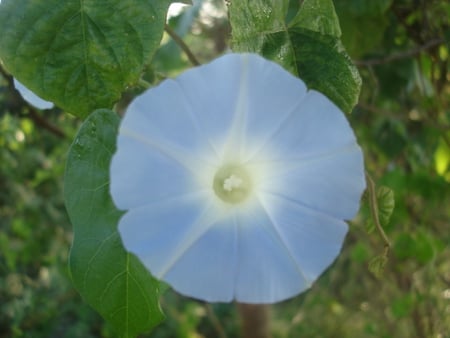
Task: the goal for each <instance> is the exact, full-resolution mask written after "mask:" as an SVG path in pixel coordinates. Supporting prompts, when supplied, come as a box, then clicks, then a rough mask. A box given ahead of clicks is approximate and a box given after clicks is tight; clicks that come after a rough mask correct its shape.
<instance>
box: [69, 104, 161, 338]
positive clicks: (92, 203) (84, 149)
mask: <svg viewBox="0 0 450 338" xmlns="http://www.w3.org/2000/svg"><path fill="white" fill-rule="evenodd" d="M118 124H119V118H118V116H117V115H116V114H115V113H114V112H112V111H110V110H106V109H102V110H97V111H96V112H94V113H93V114H92V115H90V116H89V118H88V119H87V120H86V121H85V122H84V124H83V126H82V127H81V129H80V131H79V132H78V135H77V136H76V138H75V141H74V143H73V144H72V146H71V148H70V151H69V155H68V159H67V167H66V174H65V192H64V197H65V202H66V208H67V211H68V213H69V216H70V220H71V222H72V224H73V229H74V239H73V244H72V249H71V252H70V262H69V267H70V273H71V276H72V280H73V283H74V284H75V287H76V288H77V289H78V291H79V292H80V294H81V295H82V296H83V298H84V299H85V300H86V301H87V302H88V303H89V304H90V305H91V306H93V307H94V308H95V309H96V310H97V311H98V312H99V313H100V314H101V315H102V316H103V317H104V318H105V319H106V320H107V321H109V322H110V323H111V324H112V325H113V326H114V327H115V329H116V330H117V332H118V333H120V336H121V337H135V336H136V335H137V334H139V333H141V332H144V331H148V330H150V329H151V328H152V327H154V326H155V325H156V324H158V323H159V322H160V321H161V320H162V318H163V315H162V313H161V310H160V308H159V305H158V295H159V292H158V285H159V283H158V282H157V281H156V280H155V279H154V278H153V277H152V276H151V275H150V274H149V273H148V271H147V270H146V269H145V268H144V267H143V265H141V263H140V262H139V261H138V259H137V258H136V257H135V256H133V255H131V254H129V253H127V252H126V251H125V249H124V247H123V245H122V242H121V239H120V237H119V234H118V232H117V223H118V220H119V218H120V217H121V215H122V212H120V211H119V210H117V209H116V207H115V206H114V204H113V202H112V200H111V198H110V195H109V164H110V160H111V156H112V154H113V153H114V151H115V143H116V134H117V128H118Z"/></svg>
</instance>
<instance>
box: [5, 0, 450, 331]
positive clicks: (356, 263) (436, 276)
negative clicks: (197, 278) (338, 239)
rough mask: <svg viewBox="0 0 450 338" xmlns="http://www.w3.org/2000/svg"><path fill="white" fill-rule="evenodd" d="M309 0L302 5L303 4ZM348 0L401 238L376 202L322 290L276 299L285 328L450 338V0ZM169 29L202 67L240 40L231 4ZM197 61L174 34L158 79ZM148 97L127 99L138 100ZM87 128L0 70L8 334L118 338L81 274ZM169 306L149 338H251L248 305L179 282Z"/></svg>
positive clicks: (348, 42)
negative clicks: (244, 309) (82, 137)
mask: <svg viewBox="0 0 450 338" xmlns="http://www.w3.org/2000/svg"><path fill="white" fill-rule="evenodd" d="M233 1H238V0H233ZM298 2H299V1H294V0H292V1H291V4H292V8H293V9H295V8H296V7H298ZM334 3H335V7H336V11H337V13H338V16H339V19H340V23H341V27H342V33H343V35H342V40H343V43H344V46H345V47H346V49H347V51H348V53H349V54H350V55H351V57H352V58H353V60H354V62H355V63H356V65H357V66H358V69H359V71H360V73H361V76H362V78H363V87H362V92H361V97H360V102H359V104H358V105H357V106H356V107H355V109H354V111H353V113H352V114H351V115H350V116H349V120H350V123H351V124H352V126H353V127H354V129H355V132H356V134H357V137H358V140H359V143H360V145H361V146H362V148H363V150H364V153H365V159H366V167H367V170H368V172H369V173H370V175H371V177H372V178H373V180H374V182H375V184H376V186H377V187H376V188H377V189H379V193H380V194H382V193H383V192H384V193H386V194H387V195H389V196H392V195H390V194H391V193H390V192H389V190H388V189H384V188H382V187H384V186H385V187H388V188H390V189H392V191H393V193H394V200H395V209H394V212H393V214H392V216H391V218H390V219H389V221H388V222H387V221H386V222H385V227H384V230H385V232H386V234H387V236H388V238H389V241H390V242H391V244H392V246H391V248H390V250H389V252H386V251H385V243H384V241H383V239H382V237H381V236H380V234H379V233H378V232H377V231H376V229H375V227H374V225H373V222H372V221H371V216H370V210H369V206H368V201H367V198H368V197H367V196H364V197H363V201H362V204H363V205H362V208H361V212H360V214H359V215H358V217H357V218H356V219H354V220H353V221H352V222H351V223H350V232H349V234H348V236H347V239H346V242H345V243H344V248H343V252H342V254H341V255H340V257H339V258H338V260H337V261H336V262H335V263H334V265H333V266H332V267H331V268H330V269H328V271H327V272H326V273H325V274H324V275H323V276H322V277H321V278H320V279H319V280H318V282H317V283H316V284H315V285H314V286H313V287H312V289H311V290H309V291H308V292H306V293H304V294H302V295H300V296H298V297H296V298H294V299H291V300H288V301H285V302H282V303H278V304H275V305H273V306H272V307H271V309H270V317H271V332H272V334H273V337H293V338H298V337H300V338H301V337H338V338H339V337H359V338H365V337H367V338H369V337H377V338H378V337H382V338H411V337H418V338H423V337H433V338H449V337H450V186H449V183H450V83H449V81H450V64H449V61H450V59H449V50H450V49H449V43H450V19H449V18H450V2H449V1H448V0H373V1H365V0H335V1H334ZM168 24H169V26H170V29H171V30H173V31H175V32H176V33H177V35H178V36H180V37H182V38H183V40H184V41H185V43H186V44H187V45H188V46H189V48H190V49H191V50H192V52H193V54H194V55H195V56H196V57H197V59H198V60H200V62H202V63H203V62H207V61H209V60H211V59H213V58H214V57H216V56H217V55H220V54H221V53H223V52H225V51H227V50H228V49H229V48H230V34H231V29H230V25H229V22H228V18H227V8H226V4H225V2H224V1H222V0H205V1H198V2H194V6H189V7H187V6H182V5H173V6H172V7H171V10H170V13H169V16H168ZM191 66H192V65H191V63H190V62H189V60H188V58H187V57H186V55H185V53H183V52H182V50H181V49H180V48H179V45H178V44H177V43H175V42H174V41H173V39H172V38H170V36H169V35H168V34H165V36H164V38H163V41H162V44H161V48H160V49H159V51H158V52H157V54H156V56H155V59H154V62H153V63H152V66H151V67H149V68H148V69H147V71H146V74H145V77H146V79H147V80H148V81H150V82H152V83H156V82H158V81H160V80H161V79H163V78H165V77H169V76H170V77H171V76H174V75H176V74H178V73H180V72H182V71H183V70H185V69H187V68H189V67H191ZM136 93H137V91H134V90H131V91H130V92H129V93H126V94H125V95H124V100H123V101H124V104H125V103H126V102H127V101H128V100H129V99H130V98H131V97H133V96H134V95H135V94H136ZM79 125H80V121H79V120H77V119H75V118H72V117H71V116H69V115H68V114H66V113H64V112H62V111H60V110H58V109H57V108H54V109H51V110H46V111H39V110H36V109H34V108H33V107H31V106H29V105H28V104H27V103H26V102H24V101H23V100H22V98H21V97H20V95H19V94H18V93H17V92H16V91H15V90H14V86H13V84H12V78H11V77H10V76H8V74H7V73H6V72H5V71H4V70H3V69H1V67H0V337H1V338H6V337H36V338H38V337H39V338H40V337H68V338H71V337H74V338H75V337H85V338H89V337H114V333H113V331H112V329H111V327H109V326H108V325H107V324H106V323H105V322H104V321H103V320H102V318H101V317H100V316H99V315H98V314H97V313H96V312H94V311H93V310H92V309H91V308H90V307H89V306H88V305H86V304H85V303H84V302H83V301H82V299H81V298H80V296H79V295H78V294H77V292H76V291H75V290H74V289H73V287H72V285H71V282H70V279H69V277H68V272H67V256H68V251H69V248H70V243H71V238H72V232H71V225H70V223H69V220H68V217H67V214H66V211H65V208H64V202H63V176H64V165H65V159H66V154H67V151H68V148H69V146H70V143H71V142H72V139H73V138H74V136H75V133H76V131H77V128H78V127H79ZM380 188H381V190H380ZM381 201H382V199H381ZM388 202H389V201H388ZM390 203H391V204H392V200H390ZM386 257H387V260H386ZM161 305H162V308H163V310H164V312H165V313H166V316H167V319H166V321H165V322H164V323H162V324H161V325H160V326H159V327H157V328H156V329H155V330H154V331H153V332H152V333H150V334H147V335H142V336H141V337H158V338H165V337H186V338H194V337H220V338H223V337H237V336H239V330H240V323H239V318H238V313H237V311H236V306H235V304H205V303H201V302H197V301H194V300H190V299H187V298H184V297H181V296H179V295H177V294H176V293H174V292H172V291H170V290H169V291H167V292H166V293H165V294H164V295H163V297H162V299H161Z"/></svg>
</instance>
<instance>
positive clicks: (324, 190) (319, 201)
mask: <svg viewBox="0 0 450 338" xmlns="http://www.w3.org/2000/svg"><path fill="white" fill-rule="evenodd" d="M270 172H271V173H273V177H266V179H265V181H264V184H263V185H264V186H263V187H262V188H261V191H264V192H267V193H271V194H273V195H277V196H282V197H284V198H287V199H290V200H292V201H295V202H297V203H300V204H302V205H304V206H307V207H309V208H310V209H313V210H317V211H320V212H321V213H325V214H327V215H329V216H332V217H335V218H337V219H346V220H349V219H352V218H353V217H354V216H355V214H356V212H357V211H358V208H359V200H360V198H361V193H362V191H363V190H364V187H365V180H364V167H363V157H362V153H361V150H360V148H359V147H358V146H357V145H356V144H353V145H351V146H349V147H347V148H342V149H340V150H338V151H336V152H332V153H330V154H326V155H322V156H317V157H314V156H313V157H312V158H309V159H308V158H305V159H303V160H302V159H299V160H297V161H290V162H288V161H286V162H281V163H279V164H277V165H276V166H274V167H273V168H272V169H271V170H270Z"/></svg>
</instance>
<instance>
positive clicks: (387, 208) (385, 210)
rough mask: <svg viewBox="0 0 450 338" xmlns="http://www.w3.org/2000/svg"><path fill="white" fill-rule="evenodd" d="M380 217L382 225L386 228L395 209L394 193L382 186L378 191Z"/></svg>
mask: <svg viewBox="0 0 450 338" xmlns="http://www.w3.org/2000/svg"><path fill="white" fill-rule="evenodd" d="M377 202H378V217H379V219H380V224H381V225H382V226H383V227H385V226H386V225H388V224H389V220H390V218H391V215H392V212H393V211H394V207H395V198H394V191H393V190H392V189H390V188H388V187H385V186H381V187H379V188H378V189H377Z"/></svg>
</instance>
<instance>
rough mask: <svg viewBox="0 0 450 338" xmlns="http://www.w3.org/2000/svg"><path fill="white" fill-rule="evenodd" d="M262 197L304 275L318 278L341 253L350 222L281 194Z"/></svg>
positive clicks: (263, 195)
mask: <svg viewBox="0 0 450 338" xmlns="http://www.w3.org/2000/svg"><path fill="white" fill-rule="evenodd" d="M260 201H261V203H262V205H263V206H264V208H265V210H266V212H267V214H268V215H269V217H270V219H271V220H272V222H273V225H274V227H275V228H276V229H277V232H278V233H279V235H280V237H281V238H282V241H283V242H284V244H285V245H286V247H288V248H289V252H290V253H291V255H292V256H293V257H294V259H295V261H296V262H297V264H298V266H299V267H300V268H301V270H302V273H303V275H304V276H305V278H306V279H307V280H309V281H311V282H312V281H314V280H316V279H317V278H318V276H319V275H320V274H321V273H322V272H323V271H324V270H325V269H326V268H327V267H328V266H329V265H330V264H331V263H332V262H333V261H334V259H335V258H336V256H337V255H338V254H339V252H340V250H341V247H342V242H343V240H344V238H345V235H346V233H347V229H348V225H347V223H345V222H344V221H341V220H338V219H335V218H332V217H329V216H327V215H325V214H322V213H320V212H317V211H314V210H311V209H309V208H306V207H304V206H303V205H301V204H298V203H295V202H293V201H291V200H288V199H285V198H282V197H279V196H274V195H270V194H262V196H261V197H260Z"/></svg>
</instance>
